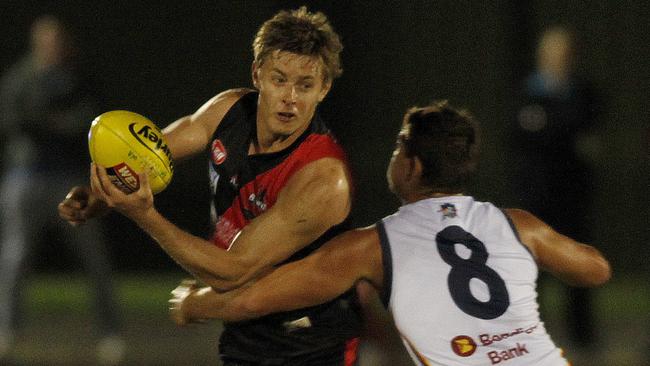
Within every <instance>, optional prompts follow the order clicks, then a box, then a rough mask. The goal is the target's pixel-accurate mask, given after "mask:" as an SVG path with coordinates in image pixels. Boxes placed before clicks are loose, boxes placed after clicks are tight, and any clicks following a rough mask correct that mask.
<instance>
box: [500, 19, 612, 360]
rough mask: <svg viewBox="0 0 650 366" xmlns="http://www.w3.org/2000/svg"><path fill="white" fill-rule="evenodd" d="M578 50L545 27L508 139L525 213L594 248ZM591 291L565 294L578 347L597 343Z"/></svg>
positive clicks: (565, 33)
mask: <svg viewBox="0 0 650 366" xmlns="http://www.w3.org/2000/svg"><path fill="white" fill-rule="evenodd" d="M575 50H576V48H575V37H574V35H573V34H572V32H571V31H569V30H568V29H567V28H564V27H561V26H555V27H551V28H548V29H546V31H544V33H543V34H542V35H541V37H540V39H539V42H538V45H537V54H536V56H537V58H536V69H535V70H534V71H533V72H532V73H531V74H529V75H528V77H527V78H526V79H525V83H524V85H523V93H522V95H521V101H520V103H521V104H520V106H521V108H520V109H519V110H518V114H517V118H516V121H515V122H516V123H515V127H514V129H513V131H512V135H511V138H512V147H513V150H514V152H515V153H514V154H513V155H514V159H515V163H516V171H517V173H516V177H515V179H514V181H515V183H514V184H515V191H516V195H517V197H516V199H517V202H518V204H519V205H520V206H521V207H522V208H525V209H527V210H530V211H531V212H534V213H535V214H536V215H538V216H539V217H540V218H541V219H542V220H544V221H546V222H547V223H549V224H550V225H551V226H552V227H553V228H555V229H556V230H557V231H558V232H560V233H562V234H565V235H567V236H570V237H573V238H575V239H576V240H578V241H581V242H585V243H593V238H592V232H591V228H592V227H593V226H592V225H593V222H592V217H593V212H591V204H592V200H593V188H594V187H593V184H594V179H595V177H594V173H593V171H592V168H591V166H590V164H589V161H588V160H587V159H586V158H585V154H581V149H580V147H581V146H583V145H582V144H581V141H586V136H588V132H589V130H590V129H592V128H594V127H595V124H596V122H597V119H596V117H597V112H598V110H599V109H600V105H599V101H598V100H597V98H596V95H595V93H594V88H593V87H592V85H590V83H589V82H588V81H587V80H586V79H585V78H582V77H580V76H578V75H577V74H576V72H575V67H574V60H575ZM589 291H590V290H588V289H582V288H569V289H568V292H567V309H566V312H565V315H564V318H565V321H566V324H567V327H568V329H567V331H568V336H569V339H570V340H571V341H572V342H574V343H575V345H576V346H582V347H588V346H591V345H593V342H594V341H595V334H594V319H593V313H592V312H593V310H592V306H591V305H592V296H591V293H590V292H589ZM543 311H544V309H542V312H543Z"/></svg>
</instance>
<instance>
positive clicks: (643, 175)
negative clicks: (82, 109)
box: [0, 0, 650, 273]
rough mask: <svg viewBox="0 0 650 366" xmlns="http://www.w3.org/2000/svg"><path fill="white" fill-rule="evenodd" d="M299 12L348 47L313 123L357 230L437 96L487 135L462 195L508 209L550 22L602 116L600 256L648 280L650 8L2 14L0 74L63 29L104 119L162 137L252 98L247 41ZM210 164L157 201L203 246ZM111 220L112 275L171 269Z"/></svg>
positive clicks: (127, 5) (329, 5)
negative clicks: (328, 149)
mask: <svg viewBox="0 0 650 366" xmlns="http://www.w3.org/2000/svg"><path fill="white" fill-rule="evenodd" d="M302 3H308V5H309V7H310V9H311V10H321V11H324V12H325V13H326V14H327V15H328V16H329V17H330V19H331V21H332V23H333V25H334V27H335V28H336V29H337V30H338V31H339V33H340V34H341V36H342V38H343V42H344V46H345V50H344V53H343V63H344V69H345V71H344V75H343V77H342V78H341V79H339V80H337V81H336V83H335V86H334V89H333V90H332V92H331V93H330V95H329V97H328V99H327V100H326V101H325V102H324V103H323V106H322V108H321V110H322V113H323V114H324V115H325V116H326V118H327V119H328V120H329V121H330V124H331V127H332V129H333V130H334V131H335V133H336V134H337V135H338V136H339V137H340V139H341V141H342V142H343V143H344V145H345V147H346V148H347V149H348V152H349V156H350V160H351V163H352V167H353V171H354V174H355V179H356V182H357V186H358V187H357V197H356V205H355V207H354V215H355V216H354V217H355V222H356V223H357V224H359V225H361V224H369V223H372V222H374V221H375V220H377V219H378V218H380V217H382V216H384V215H386V214H389V213H391V212H392V211H393V210H394V209H395V208H396V207H397V205H398V202H397V200H396V199H394V198H393V197H392V195H391V194H390V193H389V192H388V190H387V188H386V184H385V178H384V175H385V173H384V172H385V168H386V166H387V163H388V160H389V156H390V152H391V150H392V148H393V142H394V135H395V133H396V132H397V130H398V127H399V124H400V119H401V116H402V114H403V113H404V111H405V109H406V108H408V107H410V106H413V105H416V104H424V103H427V102H429V101H431V100H433V99H440V98H445V99H449V100H450V101H451V102H452V103H453V104H456V105H460V106H465V107H467V108H469V109H470V110H472V111H473V112H474V114H475V115H476V116H477V117H478V118H479V120H480V121H481V124H482V126H483V133H484V138H483V158H484V160H483V162H482V165H481V169H480V172H479V179H477V180H476V182H475V184H474V185H473V187H472V193H473V194H475V195H476V196H477V197H478V198H479V199H484V200H491V201H493V202H495V203H497V204H499V205H503V206H516V205H517V202H518V200H517V197H515V196H514V195H513V193H512V190H511V179H510V178H511V177H510V172H509V160H510V159H511V156H510V153H509V151H508V149H507V147H506V144H505V141H506V139H507V137H508V123H509V122H510V121H511V120H512V118H513V116H514V110H515V107H516V106H515V104H514V100H513V96H514V95H515V92H516V89H517V88H518V87H519V80H520V79H521V78H522V77H523V75H524V74H525V73H526V72H527V71H528V70H529V69H530V67H531V66H532V64H533V51H534V44H535V41H536V38H537V36H538V34H539V32H540V31H541V30H542V29H543V28H544V27H545V26H547V25H550V24H555V23H558V22H561V23H564V24H568V25H570V26H571V27H573V28H574V29H575V30H576V31H577V33H578V35H579V38H580V40H581V50H580V51H581V52H580V55H581V58H580V59H579V69H580V70H581V71H582V72H584V73H586V74H588V75H590V76H591V78H592V79H593V80H594V82H595V83H596V86H597V87H598V88H599V90H600V92H601V94H602V95H603V98H604V100H605V102H606V103H605V114H604V115H602V116H601V122H602V123H601V125H600V127H599V128H598V129H597V130H596V131H594V133H593V134H592V136H590V138H589V139H587V140H586V143H585V151H586V152H587V154H588V156H589V159H590V161H591V163H592V164H593V165H594V166H595V167H596V172H597V177H596V179H597V184H596V186H597V198H596V202H595V209H594V215H595V218H596V222H597V225H596V227H595V228H594V229H595V232H596V235H595V236H596V239H597V244H598V246H599V247H600V248H601V249H602V250H603V251H604V252H605V253H606V254H607V255H608V256H609V257H610V258H612V261H613V263H614V266H615V270H617V271H619V272H627V271H633V272H638V271H645V273H648V271H650V270H649V269H648V268H645V267H648V266H647V265H645V266H644V264H647V263H648V261H647V259H646V258H647V257H648V255H649V254H650V250H649V249H647V248H648V243H649V242H650V229H648V226H649V225H648V224H649V221H650V220H649V216H650V215H649V211H650V209H649V208H648V203H650V202H649V200H648V198H647V194H648V193H649V189H648V187H650V129H649V126H650V123H649V122H650V112H649V111H648V107H647V104H648V95H650V93H649V92H650V72H649V71H648V70H649V69H650V62H649V59H650V57H648V54H649V52H648V51H649V49H648V44H650V40H649V38H650V36H649V35H650V29H649V27H648V19H649V18H650V11H649V6H648V5H647V2H645V1H641V0H636V1H632V0H630V1H601V2H587V1H552V0H537V1H525V2H524V1H516V0H511V1H505V0H501V1H490V2H479V1H468V0H465V1H424V0H409V1H403V2H400V1H352V0H350V1H338V2H333V1H332V2H330V1H311V2H296V1H262V0H259V1H192V2H184V1H177V2H153V1H146V2H135V1H128V2H127V1H102V0H97V1H93V2H87V1H56V2H45V1H3V2H2V3H0V44H1V45H2V52H0V70H2V71H4V70H5V69H6V68H7V67H8V66H9V65H10V64H11V63H12V62H14V61H15V60H16V59H17V58H18V57H19V56H20V55H21V54H22V53H23V52H24V51H25V50H26V48H27V34H28V30H29V25H30V23H31V22H32V21H33V19H34V18H35V17H36V16H38V15H41V14H44V13H51V14H55V15H59V16H61V17H62V18H63V19H64V20H66V21H67V22H68V23H69V24H70V25H71V26H72V29H73V31H74V32H75V33H76V37H77V40H78V45H79V48H80V50H81V52H82V54H83V55H84V59H85V62H86V64H87V65H88V66H90V67H89V70H90V72H91V74H92V76H93V77H94V79H95V80H96V82H97V90H98V92H99V93H100V94H101V95H102V96H103V99H104V102H105V104H104V109H105V110H111V109H128V110H132V111H136V112H139V113H141V114H144V115H146V116H148V117H149V118H151V119H152V120H153V121H155V122H156V123H158V124H159V125H160V126H161V127H164V126H165V125H167V124H168V123H170V122H172V121H174V120H175V119H176V118H179V117H181V116H183V115H185V114H188V113H191V112H193V111H194V110H195V109H196V108H198V107H199V106H200V105H201V104H202V103H203V102H204V101H206V100H207V99H208V98H210V97H211V96H213V95H214V94H216V93H217V92H219V91H221V90H224V89H227V88H231V87H239V86H250V85H251V83H250V62H251V59H252V52H251V49H250V44H251V41H252V39H253V36H254V34H255V32H256V30H257V28H258V27H259V25H260V24H261V23H262V22H263V21H264V20H266V19H267V18H269V17H271V16H272V15H273V14H275V13H276V12H277V11H278V10H279V9H283V8H295V7H297V6H299V5H301V4H302ZM89 122H90V121H88V123H89ZM82 143H85V142H82ZM80 158H84V159H87V157H80ZM205 166H206V164H205V162H204V160H202V159H200V158H197V159H195V160H192V161H188V162H185V163H184V164H181V165H179V166H178V170H177V173H176V176H175V178H174V181H173V183H172V184H171V186H170V187H169V188H168V190H167V191H165V192H163V193H161V194H160V195H159V196H158V197H157V199H156V201H157V202H156V204H157V206H158V207H159V208H160V210H161V211H163V213H164V214H165V215H166V216H167V217H169V218H170V219H171V220H172V221H173V222H175V223H177V224H179V225H180V226H181V227H183V228H186V229H188V230H191V231H193V232H195V233H197V234H200V235H205V234H206V232H207V212H208V211H207V194H206V184H207V180H206V174H205V169H204V168H205ZM52 209H53V210H54V209H55V208H52ZM108 222H109V224H110V232H111V237H112V238H113V239H114V245H113V248H114V250H113V255H114V257H115V260H116V263H117V265H118V267H119V268H121V269H123V270H139V269H147V270H154V269H167V268H172V266H173V265H174V264H173V263H172V262H171V261H170V260H169V259H167V257H166V256H165V255H164V254H163V253H162V251H161V250H159V249H158V248H157V247H156V246H155V244H154V243H152V242H151V241H150V240H149V239H147V238H146V237H145V236H144V235H142V234H141V233H140V232H139V231H138V230H137V229H136V228H135V227H133V225H131V224H130V223H129V222H128V221H127V220H125V219H123V218H121V217H119V216H117V215H112V216H110V217H109V218H108ZM44 248H45V249H43V250H42V252H41V253H40V255H39V262H41V265H42V266H43V267H45V268H55V269H61V268H63V267H69V266H70V263H69V261H68V259H66V257H65V256H62V255H60V254H59V253H60V251H59V249H57V248H56V246H52V245H49V246H44Z"/></svg>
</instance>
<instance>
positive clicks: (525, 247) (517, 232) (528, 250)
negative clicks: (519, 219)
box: [499, 208, 537, 264]
mask: <svg viewBox="0 0 650 366" xmlns="http://www.w3.org/2000/svg"><path fill="white" fill-rule="evenodd" d="M499 211H501V213H502V214H503V216H504V217H505V218H506V221H508V225H510V229H511V230H512V232H513V233H514V234H515V238H516V239H517V242H518V243H519V245H521V246H522V247H524V249H526V252H528V254H530V257H531V258H532V259H533V262H535V264H537V260H535V256H534V255H533V252H531V251H530V248H528V246H526V244H524V243H523V242H522V241H521V238H520V237H519V231H517V227H516V226H515V223H514V222H512V219H511V218H510V215H508V213H507V212H506V211H505V210H504V209H502V208H500V209H499Z"/></svg>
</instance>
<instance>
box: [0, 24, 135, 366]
mask: <svg viewBox="0 0 650 366" xmlns="http://www.w3.org/2000/svg"><path fill="white" fill-rule="evenodd" d="M30 41H31V50H30V52H29V53H28V54H27V55H25V56H24V57H23V58H22V59H21V60H19V61H18V62H17V63H16V64H15V65H13V67H11V68H10V69H9V70H8V71H7V72H6V74H5V75H4V76H3V78H2V81H1V84H0V131H1V138H2V141H3V142H4V154H3V164H2V165H3V168H4V169H3V173H2V177H1V183H0V201H1V202H0V203H1V204H0V220H1V221H0V224H1V229H0V230H1V231H0V234H1V235H2V236H1V240H0V360H2V359H3V358H4V359H7V358H8V357H9V356H10V353H11V349H12V347H13V345H14V343H15V332H16V329H17V325H18V324H17V323H18V319H17V314H20V311H19V309H20V306H21V287H22V286H21V285H22V283H23V282H24V281H22V279H23V277H24V275H25V274H26V272H27V271H26V269H27V267H28V266H27V261H28V259H29V255H30V254H31V253H34V252H35V249H36V245H37V244H39V243H40V244H44V245H52V243H53V242H56V241H55V240H53V239H52V238H51V237H44V236H43V234H45V233H46V232H47V231H46V228H51V227H52V225H57V227H56V228H57V229H58V233H60V234H61V238H62V239H64V240H65V243H66V244H68V245H69V247H70V249H71V251H72V252H73V253H74V255H76V257H78V259H79V260H80V262H81V263H82V264H83V267H84V268H85V269H86V271H87V273H88V274H89V277H90V279H91V280H92V282H93V285H94V289H95V308H96V311H97V314H98V320H99V329H100V334H99V336H100V340H99V343H98V345H97V356H98V358H99V361H100V362H101V363H105V364H113V363H117V362H119V361H120V359H121V358H122V357H123V354H124V344H123V342H122V341H121V338H120V337H119V328H120V326H119V321H118V311H117V308H116V301H115V297H114V293H113V284H112V276H111V267H110V261H109V255H108V252H107V248H106V240H105V236H104V233H103V232H102V227H100V225H101V224H100V223H99V222H92V223H87V224H85V225H82V226H80V227H75V228H73V227H71V226H69V225H68V224H67V223H66V222H65V221H63V220H61V219H59V216H58V214H57V204H58V201H59V200H60V198H61V197H62V196H65V194H66V193H67V191H68V189H69V187H70V184H84V183H87V182H88V178H87V176H85V175H84V172H88V171H89V168H88V167H89V158H88V152H87V148H86V147H87V145H86V143H85V141H86V134H87V131H88V129H89V126H90V121H91V120H92V119H93V117H94V116H95V115H96V114H97V104H98V103H97V100H96V98H94V97H93V96H92V94H93V93H92V92H91V89H92V88H91V87H90V84H89V83H88V82H87V80H84V78H83V77H82V76H81V74H80V73H79V70H78V69H79V68H78V66H79V65H78V63H77V62H76V60H75V57H74V56H75V49H74V47H73V43H72V42H71V38H70V34H69V33H68V32H66V30H65V29H64V26H63V24H62V22H61V21H60V20H58V19H57V18H55V17H52V16H43V17H40V18H38V19H37V20H36V21H35V22H34V23H33V25H32V28H31V39H30ZM55 250H56V251H58V250H59V249H58V248H57V249H55Z"/></svg>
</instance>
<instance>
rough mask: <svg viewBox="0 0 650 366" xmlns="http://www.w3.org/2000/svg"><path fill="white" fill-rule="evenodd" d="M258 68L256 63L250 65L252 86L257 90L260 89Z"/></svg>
mask: <svg viewBox="0 0 650 366" xmlns="http://www.w3.org/2000/svg"><path fill="white" fill-rule="evenodd" d="M259 73H260V67H259V65H258V63H257V62H255V61H253V63H252V64H251V74H252V75H251V76H252V78H253V86H254V87H255V88H256V89H258V90H259V88H260V76H259Z"/></svg>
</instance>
